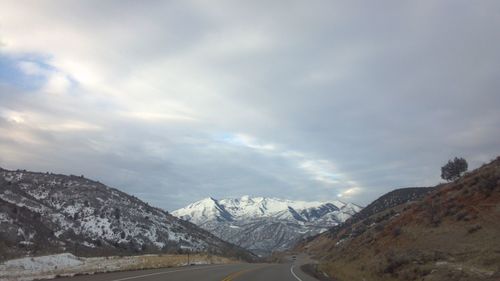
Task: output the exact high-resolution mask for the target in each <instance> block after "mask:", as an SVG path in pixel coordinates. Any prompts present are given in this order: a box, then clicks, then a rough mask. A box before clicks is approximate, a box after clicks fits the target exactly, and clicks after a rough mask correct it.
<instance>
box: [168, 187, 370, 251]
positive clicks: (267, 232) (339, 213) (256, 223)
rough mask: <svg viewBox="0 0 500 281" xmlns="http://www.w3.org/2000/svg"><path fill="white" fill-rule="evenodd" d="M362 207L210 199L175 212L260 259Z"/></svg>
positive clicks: (268, 199)
mask: <svg viewBox="0 0 500 281" xmlns="http://www.w3.org/2000/svg"><path fill="white" fill-rule="evenodd" d="M359 210H361V207H359V206H357V205H355V204H353V203H344V202H341V201H338V200H332V201H324V202H321V201H311V202H308V201H294V200H286V199H279V198H272V197H250V196H248V195H245V196H242V197H240V198H225V199H220V200H218V199H215V198H212V197H207V198H204V199H201V200H199V201H196V202H194V203H191V204H189V205H187V206H186V207H184V208H181V209H178V210H175V211H173V212H172V214H173V215H175V216H177V217H179V218H181V219H184V220H187V221H190V222H193V223H195V224H197V225H198V226H200V227H202V228H204V229H206V230H208V231H210V232H212V233H213V234H215V235H216V236H218V237H221V238H222V239H224V240H227V241H230V242H232V243H234V244H236V245H239V246H241V247H244V248H246V249H249V250H251V251H253V252H255V253H258V254H260V255H267V254H270V253H271V252H272V251H276V250H285V249H287V248H289V247H290V246H291V245H293V244H294V243H295V242H296V241H297V240H298V239H301V238H303V237H305V236H309V235H314V234H317V233H321V232H323V231H326V230H327V229H328V228H329V227H331V226H333V225H336V224H338V223H340V222H343V221H345V220H346V219H347V218H349V217H351V216H352V215H353V214H355V213H356V212H358V211H359Z"/></svg>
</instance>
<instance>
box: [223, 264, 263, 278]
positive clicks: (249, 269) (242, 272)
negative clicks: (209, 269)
mask: <svg viewBox="0 0 500 281" xmlns="http://www.w3.org/2000/svg"><path fill="white" fill-rule="evenodd" d="M265 266H268V265H263V266H259V267H256V268H247V269H243V270H240V271H236V272H233V273H231V274H229V275H228V276H226V277H225V278H224V279H222V281H233V278H236V277H238V276H240V275H243V274H245V273H247V272H249V271H253V270H256V269H259V268H262V267H265Z"/></svg>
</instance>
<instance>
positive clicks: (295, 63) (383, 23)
mask: <svg viewBox="0 0 500 281" xmlns="http://www.w3.org/2000/svg"><path fill="white" fill-rule="evenodd" d="M498 5H499V4H497V3H493V2H492V3H490V4H487V5H482V6H478V5H473V4H470V3H466V2H463V3H460V4H457V5H455V6H454V7H455V9H454V13H449V11H448V9H446V5H442V4H435V3H434V4H422V3H420V2H412V3H406V2H398V3H397V4H394V3H393V4H391V9H387V5H385V4H383V3H377V4H373V5H363V6H359V5H357V4H355V3H351V2H349V3H341V2H335V1H330V2H328V3H326V2H322V3H300V2H297V3H294V4H290V5H285V6H284V5H282V4H280V3H279V2H273V1H266V2H258V1H257V2H255V1H249V2H248V3H245V4H242V3H237V4H236V3H234V2H232V1H222V2H220V3H219V4H218V5H212V4H207V3H202V2H199V1H180V2H154V3H153V2H147V3H143V2H140V3H139V2H137V3H136V2H126V3H117V2H113V1H105V2H104V1H95V2H93V1H81V2H73V1H62V2H57V3H56V2H45V1H44V2H42V1H1V0H0V10H1V11H2V17H1V19H0V42H1V44H0V53H1V55H2V56H5V57H7V58H8V60H9V61H14V62H16V64H15V66H14V67H17V71H16V72H19V70H21V71H22V72H23V74H24V75H25V76H26V77H21V78H23V79H19V81H17V80H16V79H12V80H8V81H4V80H3V79H2V80H1V83H0V104H2V108H5V109H8V110H9V111H8V112H7V111H5V112H3V113H2V114H3V115H2V119H4V120H5V122H2V123H0V128H1V130H2V134H3V135H4V139H5V138H6V137H5V136H12V138H15V139H16V140H17V142H16V141H14V143H17V144H21V143H22V144H23V145H20V146H15V145H14V144H12V142H13V141H12V140H9V141H4V142H1V141H0V152H1V154H2V155H9V158H8V160H9V161H8V162H12V163H16V165H20V167H19V168H29V165H38V167H41V168H42V169H45V168H44V166H43V165H46V162H44V161H38V162H37V161H35V160H36V159H43V158H47V157H45V156H46V155H51V152H52V151H54V150H57V151H60V153H59V155H60V156H61V158H60V159H54V160H53V166H51V167H53V169H55V171H56V172H57V171H58V169H60V170H61V172H63V171H67V170H65V169H67V166H68V165H66V162H67V159H73V160H74V159H78V160H77V161H79V165H75V167H76V166H77V167H78V169H82V171H71V172H72V173H85V174H86V175H89V176H91V175H92V173H93V174H94V175H102V177H103V180H104V181H106V180H108V182H109V183H110V184H113V185H117V186H119V185H118V184H124V188H132V184H131V183H130V181H126V182H122V181H120V179H121V178H120V175H121V173H125V172H124V171H128V172H127V173H126V175H130V171H132V170H133V171H135V172H136V173H137V174H143V175H144V178H145V179H148V180H144V182H141V184H140V186H157V187H162V188H164V190H161V192H164V194H173V195H172V198H176V199H177V198H178V197H182V196H180V195H179V194H181V193H182V192H185V190H189V194H199V193H200V192H201V191H202V190H203V188H205V186H207V185H211V186H215V188H213V190H215V191H217V190H233V191H234V192H239V191H241V193H252V192H251V191H253V190H256V189H258V187H266V188H262V189H258V190H261V191H262V192H264V193H265V194H262V195H266V194H268V193H270V192H271V191H275V192H276V193H277V194H274V195H275V196H277V195H279V192H281V194H283V193H284V192H283V190H289V191H290V192H287V193H286V195H289V196H291V197H292V196H294V197H296V198H298V197H303V198H302V199H321V198H319V197H321V196H325V197H328V196H335V195H336V194H335V193H339V194H341V195H342V196H344V197H347V196H350V197H349V198H350V200H360V201H362V203H367V202H368V201H369V200H370V199H373V198H375V197H376V196H378V195H380V193H382V192H384V191H387V190H388V189H389V188H391V187H393V186H404V185H421V184H423V183H424V182H425V183H426V184H427V183H428V182H432V181H433V180H434V181H437V180H438V178H439V171H438V169H439V165H441V163H442V162H444V161H446V160H447V158H448V157H452V156H455V155H458V156H464V157H466V158H470V159H476V160H475V161H476V162H479V161H481V160H482V161H487V160H488V159H489V158H492V157H493V156H494V155H492V154H495V153H498V148H499V147H500V144H499V142H498V140H499V139H500V136H499V131H498V130H497V128H498V127H500V124H499V121H498V120H500V117H499V111H498V108H497V107H498V106H497V104H499V102H500V101H499V100H498V99H499V97H500V96H499V95H498V94H497V92H498V91H497V89H498V88H499V86H500V85H499V84H498V83H499V82H498V79H496V78H497V76H498V73H497V72H498V69H499V68H500V65H499V63H498V62H499V61H500V60H498V59H497V58H498V56H499V55H498V49H499V48H500V43H499V39H498V36H495V35H496V34H497V33H498V32H497V30H498V29H499V27H500V23H499V18H498V16H497V15H496V14H495V11H496V10H498ZM306 6H307V7H306ZM424 6H425V7H424ZM124 14H126V15H127V20H126V21H123V15H124ZM422 19H424V20H422ZM477 42H483V43H484V44H477ZM2 67H3V66H2ZM1 78H2V77H0V79H1ZM24 78H26V79H24ZM40 78H43V79H40ZM31 80H33V81H36V82H37V83H36V85H37V86H38V85H41V87H40V88H39V89H35V90H33V89H32V87H24V86H26V85H18V84H16V83H26V82H25V81H31ZM40 81H41V83H39V82H40ZM29 86H31V85H29ZM26 89H29V92H28V93H26V91H28V90H26ZM103 132H105V133H103ZM217 132H244V133H242V134H237V133H235V134H228V136H226V138H225V139H224V138H222V139H224V140H221V139H220V138H219V139H216V140H215V141H214V140H213V139H211V137H210V136H213V135H215V134H217ZM80 133H84V134H85V136H86V137H85V138H81V134H80ZM30 141H31V142H30ZM28 142H29V145H28V144H27V143H28ZM74 143H78V144H79V145H78V146H77V147H78V149H75V147H76V146H75V145H74ZM151 143H154V144H155V145H153V146H152V145H151ZM214 143H215V144H214ZM24 144H26V147H25V146H24ZM37 145H40V147H36V146H37ZM31 146H33V147H31ZM151 147H153V148H155V147H157V148H158V149H151ZM28 148H32V150H29V151H28ZM16 151H17V155H18V159H22V160H23V161H21V160H15V159H16ZM21 151H22V152H21ZM130 151H134V152H137V153H130ZM144 151H146V152H147V151H151V152H150V153H146V152H144ZM94 152H95V153H97V152H98V153H99V154H93V153H94ZM155 153H158V154H166V155H163V156H164V157H160V159H157V158H155V157H154V154H155ZM477 155H481V157H478V156H477ZM408 156H411V157H408ZM37 157H38V158H37ZM65 157H67V158H65ZM31 159H35V160H32V161H30V160H31ZM117 159H118V160H117ZM0 160H1V159H0ZM73 160H72V161H73ZM75 161H76V160H75ZM95 163H102V166H100V169H97V168H95V167H96V165H95ZM387 163H397V165H393V166H388V165H387ZM0 164H1V163H0ZM7 164H8V163H7ZM472 165H473V164H472V163H471V166H472ZM104 167H109V168H108V169H109V170H107V171H108V173H106V174H105V175H103V174H101V171H103V170H105V169H104ZM145 167H147V169H146V168H145ZM155 173H156V174H155ZM113 175H116V177H114V176H113ZM124 178H125V177H124ZM137 186H139V184H137ZM179 186H182V188H179V189H176V188H177V187H179ZM228 186H231V187H228ZM367 186H370V189H368V188H365V187H367ZM270 187H273V188H270ZM316 187H323V188H316ZM324 187H326V188H324ZM151 188H152V187H151ZM224 188H226V189H224ZM310 188H313V189H314V191H317V192H308V191H310ZM176 192H177V193H176ZM207 195H208V194H207ZM315 196H316V198H313V197H315ZM183 198H184V199H183V200H185V202H179V201H178V200H172V202H174V201H175V202H178V203H172V204H184V203H187V201H188V200H190V199H191V198H189V196H184V197H183ZM168 204H170V203H165V205H168Z"/></svg>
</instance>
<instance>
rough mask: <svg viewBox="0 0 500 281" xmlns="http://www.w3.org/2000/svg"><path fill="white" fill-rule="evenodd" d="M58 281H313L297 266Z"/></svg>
mask: <svg viewBox="0 0 500 281" xmlns="http://www.w3.org/2000/svg"><path fill="white" fill-rule="evenodd" d="M56 280H57V281H90V280H92V281H128V280H130V281H191V280H192V281H196V280H203V281H233V280H234V281H266V280H269V281H315V280H317V279H315V278H312V277H310V276H309V275H307V274H305V273H304V272H302V271H301V270H300V263H299V262H289V263H260V264H248V263H242V264H223V265H198V266H189V267H178V268H167V269H154V270H139V271H126V272H114V273H102V274H95V275H83V276H75V277H65V278H58V279H56Z"/></svg>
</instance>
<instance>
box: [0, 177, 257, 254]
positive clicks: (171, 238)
mask: <svg viewBox="0 0 500 281" xmlns="http://www.w3.org/2000/svg"><path fill="white" fill-rule="evenodd" d="M185 250H190V251H196V252H212V253H216V254H222V255H232V256H240V257H244V258H250V257H251V254H250V253H248V252H247V251H245V250H243V249H241V248H239V247H237V246H234V245H232V244H230V243H227V242H224V241H222V240H221V239H219V238H217V237H215V236H214V235H212V234H210V233H209V232H207V231H205V230H203V229H200V228H198V227H197V226H195V225H194V224H191V223H188V222H186V221H183V220H179V219H178V218H176V217H174V216H172V215H170V214H168V213H167V212H165V211H163V210H161V209H158V208H154V207H151V206H149V205H148V204H147V203H144V202H142V201H141V200H139V199H137V198H135V197H133V196H130V195H128V194H126V193H123V192H121V191H119V190H117V189H114V188H110V187H108V186H105V185H104V184H101V183H99V182H96V181H92V180H89V179H86V178H84V177H79V176H65V175H56V174H50V173H34V172H27V171H24V170H17V171H8V170H4V169H0V259H7V258H13V257H18V256H23V255H26V254H36V255H40V254H48V253H58V252H65V251H70V252H73V253H75V254H77V255H109V254H135V253H149V252H179V251H185Z"/></svg>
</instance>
